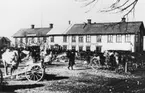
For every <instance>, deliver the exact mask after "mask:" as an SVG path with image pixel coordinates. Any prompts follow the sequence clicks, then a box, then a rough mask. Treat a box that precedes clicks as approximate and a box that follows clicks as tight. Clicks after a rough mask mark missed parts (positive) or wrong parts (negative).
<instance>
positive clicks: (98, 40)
mask: <svg viewBox="0 0 145 93" xmlns="http://www.w3.org/2000/svg"><path fill="white" fill-rule="evenodd" d="M96 42H97V43H101V42H102V35H97V36H96Z"/></svg>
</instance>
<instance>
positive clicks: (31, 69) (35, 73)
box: [0, 62, 44, 83]
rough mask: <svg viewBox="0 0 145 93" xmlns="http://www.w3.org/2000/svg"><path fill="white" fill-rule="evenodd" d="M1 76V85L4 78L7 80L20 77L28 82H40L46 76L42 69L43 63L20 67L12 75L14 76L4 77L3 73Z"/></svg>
mask: <svg viewBox="0 0 145 93" xmlns="http://www.w3.org/2000/svg"><path fill="white" fill-rule="evenodd" d="M1 72H2V71H1ZM0 75H1V81H0V82H1V83H2V80H3V78H4V79H5V78H9V77H12V76H18V77H23V78H24V77H25V78H26V79H27V80H28V81H31V82H38V81H40V80H42V78H43V76H44V68H43V67H42V63H41V62H39V63H33V64H29V65H26V66H20V67H19V68H18V69H17V70H15V71H14V72H13V73H12V75H3V74H2V73H0ZM2 77H3V78H2Z"/></svg>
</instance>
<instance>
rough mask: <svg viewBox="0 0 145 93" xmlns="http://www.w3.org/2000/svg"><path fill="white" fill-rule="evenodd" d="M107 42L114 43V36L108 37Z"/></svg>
mask: <svg viewBox="0 0 145 93" xmlns="http://www.w3.org/2000/svg"><path fill="white" fill-rule="evenodd" d="M107 41H108V42H109V43H112V42H113V35H108V37H107Z"/></svg>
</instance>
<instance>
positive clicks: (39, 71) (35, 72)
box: [25, 65, 44, 82]
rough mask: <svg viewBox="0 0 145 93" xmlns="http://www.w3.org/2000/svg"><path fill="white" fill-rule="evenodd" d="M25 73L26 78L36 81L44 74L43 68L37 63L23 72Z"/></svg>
mask: <svg viewBox="0 0 145 93" xmlns="http://www.w3.org/2000/svg"><path fill="white" fill-rule="evenodd" d="M25 75H26V78H27V80H29V81H36V82H38V81H40V80H41V79H42V78H43V76H44V69H43V68H42V67H41V66H39V65H34V66H32V67H31V68H30V69H29V70H28V71H27V72H26V73H25Z"/></svg>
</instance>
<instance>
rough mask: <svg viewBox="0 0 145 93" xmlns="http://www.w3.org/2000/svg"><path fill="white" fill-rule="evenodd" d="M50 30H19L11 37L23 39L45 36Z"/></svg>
mask: <svg viewBox="0 0 145 93" xmlns="http://www.w3.org/2000/svg"><path fill="white" fill-rule="evenodd" d="M51 29H52V28H33V29H31V28H27V29H20V30H19V31H17V32H16V33H15V34H14V35H13V37H24V36H45V35H46V34H47V33H48V32H49V31H50V30H51Z"/></svg>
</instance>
